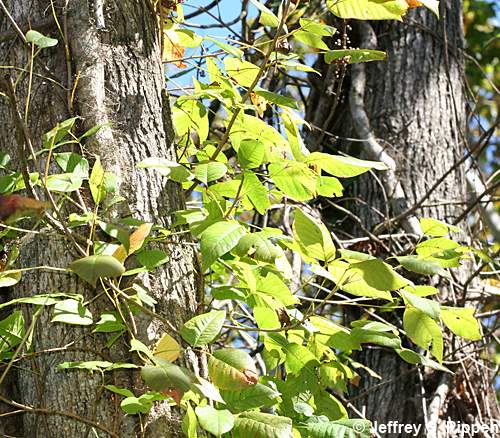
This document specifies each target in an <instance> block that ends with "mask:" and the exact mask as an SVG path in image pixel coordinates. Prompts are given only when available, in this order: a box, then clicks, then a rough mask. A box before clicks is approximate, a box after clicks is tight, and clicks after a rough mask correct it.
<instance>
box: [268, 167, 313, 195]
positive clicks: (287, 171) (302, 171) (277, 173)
mask: <svg viewBox="0 0 500 438" xmlns="http://www.w3.org/2000/svg"><path fill="white" fill-rule="evenodd" d="M269 173H270V175H271V177H272V179H273V181H274V183H275V184H276V187H278V189H280V190H281V191H282V192H283V194H284V195H286V196H288V197H290V198H292V199H295V200H296V201H307V200H309V199H312V198H313V197H314V196H315V192H316V177H317V175H316V174H315V173H314V172H313V171H312V170H311V169H310V168H309V166H307V165H306V164H305V163H300V162H298V161H285V160H283V161H280V162H277V163H273V164H271V165H270V166H269Z"/></svg>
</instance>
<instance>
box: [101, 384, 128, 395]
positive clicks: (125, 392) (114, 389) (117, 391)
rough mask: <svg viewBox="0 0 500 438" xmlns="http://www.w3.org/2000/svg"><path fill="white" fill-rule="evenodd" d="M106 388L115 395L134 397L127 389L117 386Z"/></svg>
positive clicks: (106, 386)
mask: <svg viewBox="0 0 500 438" xmlns="http://www.w3.org/2000/svg"><path fill="white" fill-rule="evenodd" d="M104 387H105V388H106V389H107V390H108V391H111V392H114V393H115V394H120V395H123V396H124V397H133V396H134V393H133V392H132V391H130V389H126V388H118V387H117V386H115V385H104Z"/></svg>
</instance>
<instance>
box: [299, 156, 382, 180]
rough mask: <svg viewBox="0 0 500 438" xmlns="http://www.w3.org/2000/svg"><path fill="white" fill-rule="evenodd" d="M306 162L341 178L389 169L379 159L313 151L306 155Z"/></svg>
mask: <svg viewBox="0 0 500 438" xmlns="http://www.w3.org/2000/svg"><path fill="white" fill-rule="evenodd" d="M305 162H306V163H308V164H312V165H315V166H318V167H319V168H320V169H322V170H324V171H325V172H326V173H328V174H330V175H333V176H336V177H339V178H351V177H353V176H358V175H361V174H362V173H365V172H368V171H369V170H371V169H376V170H387V166H386V165H385V164H384V163H381V162H379V161H367V160H360V159H359V158H354V157H348V156H344V155H331V154H326V153H324V152H313V153H312V154H310V155H308V156H307V157H306V159H305Z"/></svg>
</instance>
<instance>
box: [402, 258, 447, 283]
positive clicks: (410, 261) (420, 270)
mask: <svg viewBox="0 0 500 438" xmlns="http://www.w3.org/2000/svg"><path fill="white" fill-rule="evenodd" d="M395 259H396V260H397V261H398V262H399V263H400V264H401V266H403V268H405V269H406V270H408V271H412V272H416V273H417V274H423V275H440V276H441V277H447V278H451V277H450V274H449V272H448V271H446V270H445V269H444V268H443V267H441V265H440V264H439V263H436V262H434V261H432V260H429V259H425V258H423V257H419V256H415V255H409V256H401V257H395Z"/></svg>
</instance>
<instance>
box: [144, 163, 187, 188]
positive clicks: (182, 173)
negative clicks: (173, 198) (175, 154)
mask: <svg viewBox="0 0 500 438" xmlns="http://www.w3.org/2000/svg"><path fill="white" fill-rule="evenodd" d="M137 167H139V168H141V169H154V170H156V171H157V172H158V173H159V174H160V175H161V176H166V177H168V178H169V179H171V180H172V181H176V182H178V183H183V182H185V181H189V180H191V179H193V174H192V173H191V172H190V171H189V170H188V169H186V168H185V167H184V166H183V165H182V164H179V163H176V162H175V161H170V160H166V159H165V158H157V157H149V158H146V159H145V160H142V161H141V162H140V163H139V164H137Z"/></svg>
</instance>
